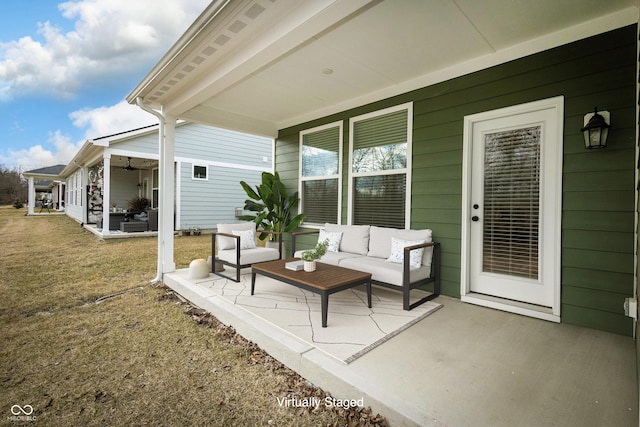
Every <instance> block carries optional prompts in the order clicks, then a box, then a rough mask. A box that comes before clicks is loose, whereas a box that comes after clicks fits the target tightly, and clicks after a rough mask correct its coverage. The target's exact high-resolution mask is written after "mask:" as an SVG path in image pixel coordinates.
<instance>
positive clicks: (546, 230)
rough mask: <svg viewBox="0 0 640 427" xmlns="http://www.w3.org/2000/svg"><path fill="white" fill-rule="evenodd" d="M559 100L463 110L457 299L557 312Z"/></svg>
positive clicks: (549, 314)
mask: <svg viewBox="0 0 640 427" xmlns="http://www.w3.org/2000/svg"><path fill="white" fill-rule="evenodd" d="M563 103H564V102H563V98H561V97H559V98H553V99H551V100H544V101H538V102H534V103H529V104H523V105H519V106H515V107H510V108H506V109H501V110H496V111H490V112H487V113H481V114H477V115H473V116H468V117H466V118H465V147H464V151H465V165H464V168H465V184H464V188H463V193H464V194H463V205H466V206H464V207H463V218H462V223H463V261H462V262H463V268H462V270H463V277H462V292H461V293H462V297H463V300H466V301H468V302H475V303H480V304H482V305H487V306H492V307H495V308H500V309H504V310H508V311H515V312H518V313H522V314H528V315H533V316H535V317H542V318H547V319H549V320H556V321H557V320H559V314H560V312H559V310H560V308H559V299H560V296H559V295H560V294H559V289H560V216H561V194H562V183H561V178H562V129H563Z"/></svg>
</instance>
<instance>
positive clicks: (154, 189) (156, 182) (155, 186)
mask: <svg viewBox="0 0 640 427" xmlns="http://www.w3.org/2000/svg"><path fill="white" fill-rule="evenodd" d="M159 187H160V178H159V176H158V169H153V170H152V171H151V207H152V208H154V209H156V208H157V207H158V197H159V191H158V190H159Z"/></svg>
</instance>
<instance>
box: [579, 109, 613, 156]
mask: <svg viewBox="0 0 640 427" xmlns="http://www.w3.org/2000/svg"><path fill="white" fill-rule="evenodd" d="M602 113H603V114H604V115H606V116H607V118H606V119H605V117H604V116H603V114H600V113H598V107H596V108H595V112H594V113H593V114H587V115H586V116H585V123H586V124H585V126H584V127H583V128H582V129H581V131H582V134H583V136H584V148H586V149H589V150H592V149H598V148H604V147H606V146H607V137H608V136H609V128H610V127H611V125H609V123H608V120H607V119H608V118H609V113H608V112H607V111H603V112H602ZM605 113H606V114H605ZM589 116H591V117H589ZM587 119H588V122H587Z"/></svg>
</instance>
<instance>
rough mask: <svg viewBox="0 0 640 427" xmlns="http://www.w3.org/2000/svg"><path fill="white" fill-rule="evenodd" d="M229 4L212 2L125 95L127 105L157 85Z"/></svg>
mask: <svg viewBox="0 0 640 427" xmlns="http://www.w3.org/2000/svg"><path fill="white" fill-rule="evenodd" d="M230 2H231V0H214V1H212V2H211V3H209V5H208V6H207V7H206V8H205V10H204V11H203V12H202V13H201V14H200V15H199V16H198V17H197V18H196V20H195V21H194V22H193V23H192V24H191V25H190V26H189V28H187V30H186V31H185V32H184V34H183V35H182V36H181V37H180V38H179V39H178V40H177V41H176V42H175V43H174V44H173V46H171V48H170V49H169V50H168V51H167V52H166V53H165V54H164V55H163V56H162V58H160V61H158V63H157V64H156V65H155V66H154V67H153V68H152V69H151V71H150V72H149V73H148V74H147V75H146V76H145V77H144V78H143V79H142V81H141V82H140V83H138V85H137V86H136V87H135V88H134V89H133V90H132V91H131V93H130V94H129V95H127V97H126V100H127V102H128V103H129V104H135V102H136V99H137V98H138V97H139V96H141V94H142V93H143V92H145V91H146V90H147V89H148V87H149V86H150V85H153V84H157V83H158V82H159V81H160V80H161V79H162V77H163V74H164V72H165V71H166V70H167V68H168V67H170V66H171V65H173V63H174V62H175V61H176V60H177V58H179V57H180V54H181V53H183V51H184V50H185V49H188V48H189V47H190V45H192V44H193V41H194V39H196V38H197V37H198V35H200V34H201V32H202V31H203V30H204V29H205V28H206V27H207V26H208V24H209V23H210V22H211V21H212V20H213V19H214V18H215V17H216V16H218V14H219V13H220V12H221V11H222V10H223V9H224V8H225V7H226V6H227V5H228V4H229V3H230Z"/></svg>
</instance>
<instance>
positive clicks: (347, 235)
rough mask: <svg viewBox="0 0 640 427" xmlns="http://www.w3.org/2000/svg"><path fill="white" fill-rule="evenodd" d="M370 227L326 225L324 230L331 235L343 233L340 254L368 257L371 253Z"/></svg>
mask: <svg viewBox="0 0 640 427" xmlns="http://www.w3.org/2000/svg"><path fill="white" fill-rule="evenodd" d="M370 228H371V227H370V226H368V225H338V224H329V223H326V224H325V225H324V229H325V230H326V231H327V232H329V233H342V239H341V240H340V252H350V253H353V254H359V255H366V254H367V252H368V251H369V229H370Z"/></svg>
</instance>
